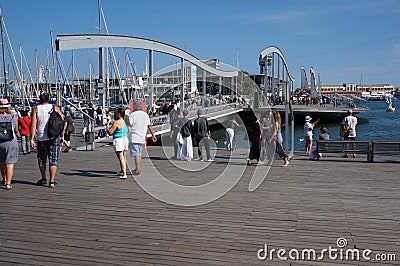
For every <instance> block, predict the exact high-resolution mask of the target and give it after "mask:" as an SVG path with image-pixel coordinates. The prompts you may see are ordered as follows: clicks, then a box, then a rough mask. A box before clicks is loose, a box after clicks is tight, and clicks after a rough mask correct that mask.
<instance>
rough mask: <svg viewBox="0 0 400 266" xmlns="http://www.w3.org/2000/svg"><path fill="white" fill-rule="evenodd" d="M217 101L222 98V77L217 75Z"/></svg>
mask: <svg viewBox="0 0 400 266" xmlns="http://www.w3.org/2000/svg"><path fill="white" fill-rule="evenodd" d="M218 100H219V101H218V102H219V104H221V100H222V77H221V76H219V80H218Z"/></svg>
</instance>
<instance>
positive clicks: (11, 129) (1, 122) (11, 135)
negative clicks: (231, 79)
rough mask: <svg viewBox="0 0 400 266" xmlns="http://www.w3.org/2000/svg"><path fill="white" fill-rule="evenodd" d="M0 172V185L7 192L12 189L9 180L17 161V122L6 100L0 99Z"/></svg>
mask: <svg viewBox="0 0 400 266" xmlns="http://www.w3.org/2000/svg"><path fill="white" fill-rule="evenodd" d="M0 127H1V128H0V170H1V176H2V179H1V184H2V185H5V186H6V189H7V190H10V189H12V186H11V180H12V177H13V174H14V164H15V163H16V162H17V160H18V152H19V151H18V141H17V137H16V135H17V133H18V121H17V118H16V117H15V116H13V115H12V114H11V110H10V104H9V103H8V100H7V99H0Z"/></svg>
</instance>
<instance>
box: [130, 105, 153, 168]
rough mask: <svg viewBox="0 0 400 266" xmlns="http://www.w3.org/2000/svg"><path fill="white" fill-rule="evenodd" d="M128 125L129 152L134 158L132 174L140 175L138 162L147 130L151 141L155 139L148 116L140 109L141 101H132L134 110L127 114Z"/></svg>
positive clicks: (140, 158)
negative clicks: (129, 129) (129, 128)
mask: <svg viewBox="0 0 400 266" xmlns="http://www.w3.org/2000/svg"><path fill="white" fill-rule="evenodd" d="M129 125H130V127H131V131H130V133H129V153H130V155H131V156H132V157H135V158H134V161H135V166H136V168H135V170H133V174H134V175H140V174H141V172H140V164H141V161H142V149H143V146H144V145H145V144H146V138H147V137H146V135H147V130H149V131H150V133H151V137H152V140H153V142H156V141H157V138H156V136H155V135H154V131H153V128H152V127H151V124H150V117H149V115H148V114H147V113H146V112H143V111H142V110H141V102H135V103H134V112H132V113H130V114H129Z"/></svg>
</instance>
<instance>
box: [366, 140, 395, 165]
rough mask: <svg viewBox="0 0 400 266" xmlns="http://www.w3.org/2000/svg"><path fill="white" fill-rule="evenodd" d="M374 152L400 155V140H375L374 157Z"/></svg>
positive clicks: (373, 143) (373, 145)
mask: <svg viewBox="0 0 400 266" xmlns="http://www.w3.org/2000/svg"><path fill="white" fill-rule="evenodd" d="M374 154H383V155H386V154H399V155H400V141H373V142H372V158H371V161H373V160H374Z"/></svg>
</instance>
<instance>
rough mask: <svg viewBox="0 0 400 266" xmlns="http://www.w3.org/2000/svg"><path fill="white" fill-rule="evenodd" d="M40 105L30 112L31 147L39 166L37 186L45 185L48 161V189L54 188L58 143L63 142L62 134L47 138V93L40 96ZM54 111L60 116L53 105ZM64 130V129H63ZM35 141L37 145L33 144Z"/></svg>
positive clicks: (48, 107)
mask: <svg viewBox="0 0 400 266" xmlns="http://www.w3.org/2000/svg"><path fill="white" fill-rule="evenodd" d="M39 99H40V105H38V106H37V107H35V108H33V111H32V122H31V147H32V149H36V147H37V159H38V164H39V170H40V174H41V179H40V180H39V181H37V184H38V185H41V186H43V185H46V184H47V180H46V161H47V158H48V159H49V165H50V167H49V171H50V181H49V187H51V188H53V187H54V186H55V180H54V179H55V176H56V173H57V168H58V157H59V156H60V142H61V143H62V142H63V141H64V132H62V134H61V136H57V137H56V138H53V139H49V138H48V136H47V122H48V121H49V118H50V113H51V110H52V109H53V105H52V104H50V103H49V100H50V95H49V93H47V92H43V93H42V94H41V95H40V96H39ZM54 111H55V112H57V113H59V114H60V115H61V116H62V113H61V110H60V108H59V107H58V106H57V105H54ZM64 130H65V127H64ZM35 139H36V140H37V144H36V143H35Z"/></svg>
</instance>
